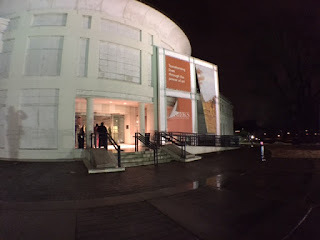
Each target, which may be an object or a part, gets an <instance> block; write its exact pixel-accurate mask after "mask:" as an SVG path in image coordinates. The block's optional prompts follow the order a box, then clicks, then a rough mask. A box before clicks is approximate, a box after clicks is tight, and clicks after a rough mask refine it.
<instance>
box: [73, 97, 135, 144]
mask: <svg viewBox="0 0 320 240" xmlns="http://www.w3.org/2000/svg"><path fill="white" fill-rule="evenodd" d="M138 106H139V103H138V102H134V101H125V100H115V99H104V98H94V99H93V114H94V116H93V126H90V127H91V128H92V129H91V131H92V132H94V130H93V129H94V127H95V126H96V124H98V125H100V124H101V122H103V123H104V125H105V126H106V128H107V130H108V133H109V134H110V135H111V136H112V138H113V139H114V140H115V141H116V142H117V143H118V144H126V145H133V144H134V137H133V136H134V134H135V132H139V129H140V125H139V109H138ZM86 122H87V100H86V99H85V98H76V102H75V147H76V148H83V147H85V146H86V142H87V141H90V139H87V138H86V137H85V136H86V134H85V132H86V131H88V127H89V126H85V125H86ZM89 130H90V129H89ZM81 134H82V135H83V138H82V136H81ZM82 139H83V140H82ZM81 141H84V143H83V142H81ZM97 141H98V140H97ZM96 145H98V144H96ZM94 146H95V144H93V147H94Z"/></svg>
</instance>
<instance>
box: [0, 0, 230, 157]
mask: <svg viewBox="0 0 320 240" xmlns="http://www.w3.org/2000/svg"><path fill="white" fill-rule="evenodd" d="M219 99H220V98H219V86H218V70H217V66H216V65H214V64H211V63H208V62H205V61H203V60H200V59H196V58H193V57H191V46H190V43H189V40H188V38H187V36H186V35H185V34H184V32H183V31H182V30H181V29H180V28H179V27H178V26H177V25H176V24H175V23H174V22H173V21H171V20H170V19H169V18H168V17H166V16H165V15H163V14H162V13H160V12H158V11H157V10H155V9H153V8H151V7H149V6H147V5H145V4H142V3H141V2H138V1H135V0H67V1H66V0H45V1H39V0H11V1H2V2H0V158H1V159H15V160H39V161H42V160H47V161H48V160H57V159H60V160H68V159H76V158H81V157H82V154H83V151H81V150H80V149H78V147H79V143H78V140H77V135H78V133H79V130H80V129H81V128H82V129H83V130H85V134H86V139H87V145H88V146H89V145H90V143H89V142H90V141H89V140H88V139H90V137H91V134H92V133H93V131H94V126H95V125H96V124H100V123H101V122H104V124H105V125H106V126H107V128H108V130H109V132H110V133H111V134H112V136H113V138H114V139H115V140H116V141H117V142H118V143H125V144H132V143H134V138H133V136H134V134H135V133H136V132H140V133H141V134H144V133H151V134H152V133H154V132H155V131H167V132H189V133H190V132H191V133H198V132H201V133H213V134H217V135H219V134H220V133H221V131H220V128H221V127H220V126H221V118H220V104H219ZM230 106H231V105H230ZM84 126H85V127H84Z"/></svg>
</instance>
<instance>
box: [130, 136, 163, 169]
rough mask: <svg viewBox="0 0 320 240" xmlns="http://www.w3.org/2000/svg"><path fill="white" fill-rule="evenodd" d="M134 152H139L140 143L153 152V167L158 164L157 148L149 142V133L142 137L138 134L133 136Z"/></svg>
mask: <svg viewBox="0 0 320 240" xmlns="http://www.w3.org/2000/svg"><path fill="white" fill-rule="evenodd" d="M134 139H135V140H134V150H135V152H138V151H139V141H140V142H142V143H143V144H144V145H145V146H146V147H148V148H150V149H152V150H153V162H154V164H155V165H157V164H158V146H157V144H155V143H154V142H152V141H150V133H146V134H145V135H142V134H141V133H139V132H136V133H135V134H134Z"/></svg>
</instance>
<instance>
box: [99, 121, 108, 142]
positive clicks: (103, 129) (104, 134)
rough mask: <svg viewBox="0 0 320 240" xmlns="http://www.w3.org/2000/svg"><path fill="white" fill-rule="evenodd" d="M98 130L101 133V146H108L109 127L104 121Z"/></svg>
mask: <svg viewBox="0 0 320 240" xmlns="http://www.w3.org/2000/svg"><path fill="white" fill-rule="evenodd" d="M97 132H98V133H99V148H101V146H103V147H104V148H107V141H108V136H107V128H106V126H104V123H103V122H101V124H100V126H99V127H98V129H97Z"/></svg>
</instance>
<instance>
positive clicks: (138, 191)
mask: <svg viewBox="0 0 320 240" xmlns="http://www.w3.org/2000/svg"><path fill="white" fill-rule="evenodd" d="M202 157H203V158H202V159H201V160H200V161H196V162H191V163H182V162H171V163H166V164H159V165H158V166H154V165H151V166H143V167H133V168H127V169H126V171H125V172H119V173H108V174H94V175H93V174H91V175H89V174H87V171H86V168H85V167H84V165H83V163H82V162H65V163H21V162H19V163H13V162H0V239H5V240H8V239H9V240H11V239H23V240H29V239H46V240H51V239H52V240H54V239H57V240H63V239H68V240H69V239H78V240H89V239H94V240H97V239H108V240H109V239H117V240H118V239H123V240H127V239H139V240H142V239H146V240H147V239H152V240H153V239H166V240H167V239H172V240H176V239H183V240H185V239H208V240H211V239H219V240H224V239H237V240H248V239H252V240H255V239H260V240H264V239H265V240H269V239H281V240H282V239H283V240H284V239H288V240H297V239H304V237H305V239H309V240H310V239H319V237H320V230H318V228H317V227H315V226H316V225H317V222H318V220H319V219H320V211H319V208H318V204H319V203H320V194H319V193H318V188H319V187H320V171H319V170H320V164H317V163H316V162H315V160H308V159H306V160H301V159H300V160H299V159H294V160H292V159H289V160H288V159H287V160H283V159H270V160H268V161H267V162H261V161H260V159H259V152H258V150H257V149H249V148H247V149H246V148H244V149H239V150H234V151H229V152H219V153H211V154H204V155H202ZM309 216H310V217H309ZM301 219H307V220H306V221H301ZM299 222H301V223H302V224H301V226H300V225H299V226H298V225H297V224H298V223H299ZM297 226H298V227H297Z"/></svg>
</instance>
